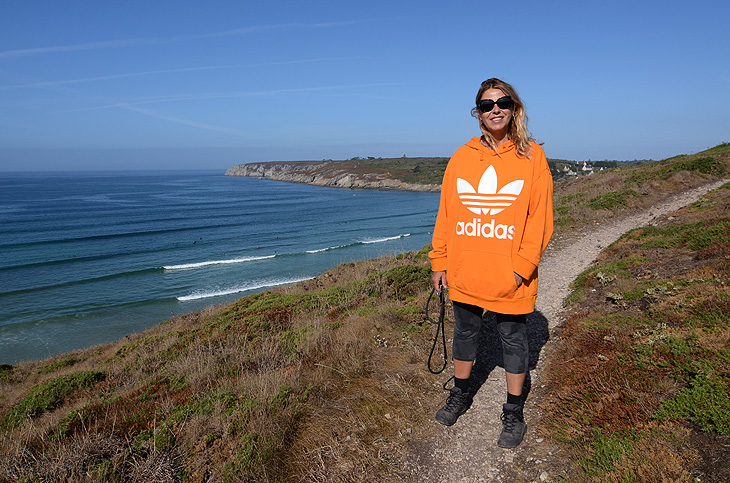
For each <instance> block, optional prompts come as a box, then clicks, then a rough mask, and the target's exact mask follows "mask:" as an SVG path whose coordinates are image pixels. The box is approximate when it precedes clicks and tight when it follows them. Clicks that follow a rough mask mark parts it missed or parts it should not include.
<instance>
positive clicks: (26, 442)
mask: <svg viewBox="0 0 730 483" xmlns="http://www.w3.org/2000/svg"><path fill="white" fill-rule="evenodd" d="M428 159H432V160H434V161H432V164H422V165H421V169H422V170H423V171H428V170H431V169H436V166H438V165H439V160H438V158H428ZM376 161H377V160H376ZM424 163H425V162H424ZM383 169H386V168H383ZM414 169H415V166H414ZM728 174H730V145H729V144H727V143H724V144H722V145H719V146H717V147H715V148H713V149H710V150H707V151H704V152H701V153H697V154H695V155H690V156H684V155H683V156H677V157H674V158H670V159H667V160H664V161H654V162H647V163H642V164H640V165H636V166H621V167H617V168H612V169H606V170H604V171H600V172H595V173H594V174H593V175H591V176H584V177H580V178H577V179H571V180H567V181H565V182H562V183H558V184H556V189H555V196H554V201H555V216H556V228H557V231H556V236H555V239H554V244H553V245H554V247H555V246H558V247H559V246H561V245H563V244H564V243H566V242H567V241H569V240H573V239H576V238H577V237H578V236H579V234H580V232H581V230H584V229H586V228H587V227H589V226H592V225H594V224H596V223H603V222H606V221H607V220H610V219H617V218H620V217H624V216H627V215H630V214H633V213H635V212H636V211H638V210H644V209H648V208H650V207H651V206H655V205H656V204H658V203H661V202H662V200H664V199H666V198H667V197H669V196H671V195H673V194H676V193H680V192H683V191H686V190H688V189H691V188H694V187H697V186H700V185H702V184H705V183H708V182H711V181H716V180H718V179H722V178H726V177H727V176H728ZM728 207H730V184H725V185H724V186H723V187H721V188H720V189H717V190H715V191H713V192H711V193H709V194H708V195H706V196H705V197H703V198H702V199H701V200H700V201H698V202H697V203H694V204H693V205H691V206H688V207H686V208H684V209H682V210H680V211H679V212H677V213H675V214H673V215H672V216H670V217H666V218H664V219H662V220H658V221H657V223H656V224H655V225H651V226H647V227H642V228H639V229H637V230H633V231H631V232H629V233H627V234H625V235H624V236H623V237H622V238H621V239H620V240H619V241H617V242H616V243H614V244H613V245H611V246H610V247H608V248H607V249H606V250H605V251H604V253H602V255H601V256H600V258H599V259H598V260H596V262H595V263H594V264H593V266H592V267H591V268H589V269H588V270H587V271H586V272H584V273H583V274H582V275H581V276H580V277H579V278H578V279H576V281H575V282H574V285H573V293H572V295H571V297H570V299H569V305H568V306H567V307H566V320H565V322H564V323H563V324H562V325H561V326H559V327H558V328H557V329H556V330H555V332H554V334H552V336H551V339H552V340H551V342H550V344H548V345H546V346H545V348H544V352H545V353H544V357H543V359H542V360H541V363H540V365H541V366H542V367H541V370H542V371H543V375H542V376H541V384H544V385H545V387H543V388H534V389H533V391H532V393H531V399H532V400H533V401H534V402H535V404H540V407H541V414H542V415H543V416H542V420H541V421H540V422H539V424H538V425H537V426H538V427H536V428H535V426H536V425H533V426H532V427H533V428H535V429H534V431H537V432H540V433H541V434H544V435H545V437H546V438H549V440H550V441H551V442H553V443H554V444H555V445H558V447H559V448H561V449H560V451H558V452H556V454H555V455H554V457H555V458H562V460H561V462H560V464H557V463H556V465H555V467H556V468H567V469H565V470H561V471H562V474H561V476H560V477H561V478H563V479H567V480H568V481H586V482H588V481H616V482H624V481H626V482H630V481H692V479H693V478H695V477H697V478H699V480H701V481H702V482H713V481H717V482H719V481H728V480H730V470H728V467H727V465H726V464H725V463H724V462H725V461H727V460H728V457H730V450H728V447H729V446H728V434H730V420H729V419H728V414H730V407H728V400H729V399H728V397H729V396H730V346H729V342H728V341H729V340H730V326H729V325H728V317H727V314H728V313H730V263H729V260H730V211H729V208H728ZM428 248H429V247H424V248H423V249H422V250H420V251H418V252H411V253H406V254H401V255H397V256H391V257H383V258H379V259H375V260H369V261H365V262H358V263H346V264H342V265H340V266H338V267H336V268H335V269H333V270H330V271H328V272H326V273H324V274H322V275H320V276H318V277H316V278H315V279H313V280H309V281H306V282H300V283H298V284H295V285H292V286H289V287H285V288H280V289H277V290H271V291H267V292H263V293H258V294H254V295H249V296H246V297H243V298H241V299H240V300H238V301H237V302H235V303H232V304H229V305H226V306H220V307H214V306H213V307H208V308H206V309H203V310H200V311H196V312H193V313H190V314H186V315H182V316H177V317H174V318H172V319H170V320H168V321H166V322H164V323H163V324H160V325H159V326H157V327H155V328H153V329H150V330H148V331H145V332H143V333H140V334H135V335H131V336H128V337H125V338H124V339H122V340H120V341H117V342H116V343H112V344H105V345H101V346H96V347H91V348H88V349H85V350H79V351H74V352H73V353H70V354H65V355H61V356H57V357H53V358H50V359H47V360H42V361H30V362H23V363H20V364H17V365H15V366H10V365H2V366H0V481H24V482H33V481H140V482H141V481H144V482H147V481H190V482H202V481H262V482H273V481H352V482H360V481H401V480H404V479H408V478H409V477H410V475H409V474H408V473H407V472H406V471H405V470H404V469H403V468H404V466H403V464H402V463H403V462H405V461H408V460H410V459H413V457H414V456H413V455H415V454H417V453H418V452H419V444H420V442H422V441H423V440H424V439H426V438H428V437H429V436H430V435H431V434H432V433H434V432H436V431H442V430H443V429H442V428H440V427H435V425H434V424H433V422H432V416H433V414H434V412H435V410H436V409H437V406H438V404H440V403H441V402H442V400H443V397H444V395H443V391H442V389H441V387H440V384H436V379H435V378H434V377H433V376H432V375H431V374H429V373H428V371H427V370H426V358H427V356H428V351H429V350H430V347H431V339H432V337H433V330H434V328H433V326H432V325H431V324H430V323H429V322H427V321H425V320H424V315H423V309H424V305H425V302H426V299H427V297H428V294H429V291H430V288H429V274H430V269H429V264H428V257H427V252H428ZM575 256H580V254H579V253H576V254H575ZM451 320H452V318H451V315H450V314H449V315H448V316H447V333H448V330H449V329H450V328H451V327H452V326H451ZM531 430H532V429H531ZM515 481H516V480H515Z"/></svg>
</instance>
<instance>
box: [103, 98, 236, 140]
mask: <svg viewBox="0 0 730 483" xmlns="http://www.w3.org/2000/svg"><path fill="white" fill-rule="evenodd" d="M115 107H120V108H122V109H127V110H129V111H133V112H138V113H140V114H143V115H145V116H148V117H153V118H155V119H161V120H163V121H170V122H174V123H176V124H183V125H185V126H191V127H197V128H200V129H205V130H208V131H217V132H222V133H225V134H241V132H240V131H237V130H235V129H230V128H227V127H223V126H215V125H211V124H203V123H200V122H195V121H188V120H186V119H180V118H178V117H172V116H166V115H164V114H160V113H158V112H154V111H149V110H147V109H142V108H140V107H135V106H130V105H128V104H117V105H116V106H115Z"/></svg>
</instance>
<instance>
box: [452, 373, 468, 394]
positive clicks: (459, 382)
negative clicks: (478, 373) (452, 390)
mask: <svg viewBox="0 0 730 483" xmlns="http://www.w3.org/2000/svg"><path fill="white" fill-rule="evenodd" d="M454 386H455V387H458V388H459V389H461V392H462V393H467V392H469V379H459V378H458V377H456V376H454Z"/></svg>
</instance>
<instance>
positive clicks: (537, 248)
mask: <svg viewBox="0 0 730 483" xmlns="http://www.w3.org/2000/svg"><path fill="white" fill-rule="evenodd" d="M533 150H534V152H535V153H536V156H535V160H534V162H535V167H536V170H535V171H536V172H537V179H535V180H534V181H533V183H532V191H531V192H530V204H529V207H528V211H527V219H526V220H525V230H524V235H523V237H522V241H521V242H520V246H519V248H518V249H517V254H516V255H515V257H514V260H513V261H512V264H513V267H514V271H515V272H517V273H518V274H519V275H520V276H521V277H522V278H524V279H525V280H530V279H532V278H533V277H534V276H535V272H536V271H537V265H538V264H539V263H540V257H542V254H543V252H544V251H545V249H546V248H547V245H548V242H549V241H550V237H551V236H552V234H553V177H552V175H551V174H550V168H549V166H548V164H547V160H546V159H545V153H544V152H543V150H542V148H541V147H540V146H538V145H533Z"/></svg>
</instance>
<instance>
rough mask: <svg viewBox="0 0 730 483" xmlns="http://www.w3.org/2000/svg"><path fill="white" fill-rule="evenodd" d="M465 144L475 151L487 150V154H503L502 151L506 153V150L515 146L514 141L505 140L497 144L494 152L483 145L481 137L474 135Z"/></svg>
mask: <svg viewBox="0 0 730 483" xmlns="http://www.w3.org/2000/svg"><path fill="white" fill-rule="evenodd" d="M466 146H467V147H470V148H472V149H476V150H477V151H485V152H487V153H489V154H492V155H493V154H500V155H501V154H504V153H506V152H508V151H511V150H513V149H514V147H515V143H513V142H512V141H506V142H504V143H502V144H501V145H499V146H498V147H497V151H496V152H495V151H493V150H492V148H490V147H487V146H485V145H483V144H482V138H481V137H476V136H475V137H473V138H471V140H470V141H469V142H468V143H466Z"/></svg>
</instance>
